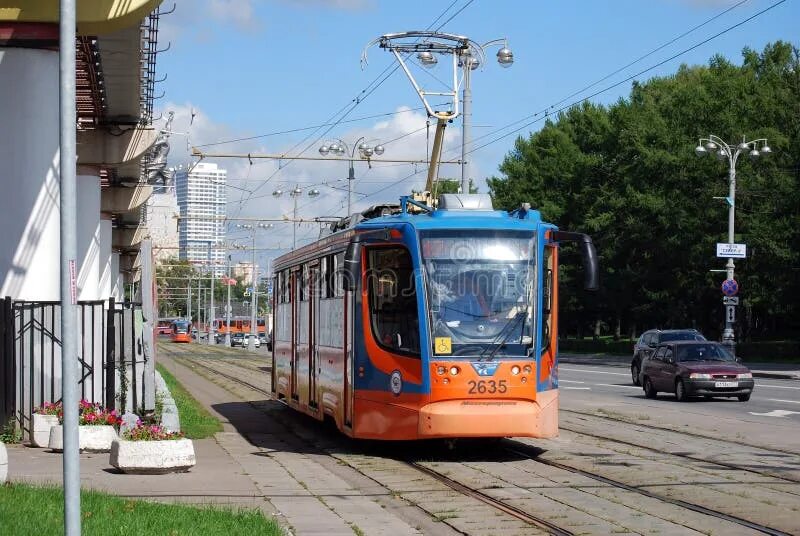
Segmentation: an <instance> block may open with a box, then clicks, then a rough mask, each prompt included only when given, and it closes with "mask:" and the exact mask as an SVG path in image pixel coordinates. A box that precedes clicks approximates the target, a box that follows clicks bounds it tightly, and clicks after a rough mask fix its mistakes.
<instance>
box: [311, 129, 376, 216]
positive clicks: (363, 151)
mask: <svg viewBox="0 0 800 536" xmlns="http://www.w3.org/2000/svg"><path fill="white" fill-rule="evenodd" d="M364 140H365V138H364V136H361V137H360V138H358V139H357V140H356V142H355V143H354V144H352V146H349V145H347V143H345V142H344V141H342V140H340V139H338V138H334V139H333V140H330V141H327V142H325V143H324V144H322V145H321V146H320V148H319V154H321V155H322V156H328V155H329V154H330V155H333V156H345V155H346V154H347V153H350V169H349V172H348V174H347V216H348V217H349V216H350V214H351V213H352V211H353V204H352V195H353V181H354V180H355V178H356V173H355V169H354V168H353V160H354V159H355V157H356V150H358V153H359V155H361V158H362V159H366V160H369V159H370V158H371V157H372V156H373V155H377V156H380V155H382V154H383V151H384V149H383V145H380V144H377V145H374V146H373V145H368V144H367V143H366V142H365V141H364Z"/></svg>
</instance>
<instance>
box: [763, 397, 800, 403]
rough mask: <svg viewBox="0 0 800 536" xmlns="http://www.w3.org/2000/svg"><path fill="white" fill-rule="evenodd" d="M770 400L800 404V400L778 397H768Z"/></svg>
mask: <svg viewBox="0 0 800 536" xmlns="http://www.w3.org/2000/svg"><path fill="white" fill-rule="evenodd" d="M767 400H769V401H770V402H788V403H789V404H800V400H779V399H777V398H768V399H767Z"/></svg>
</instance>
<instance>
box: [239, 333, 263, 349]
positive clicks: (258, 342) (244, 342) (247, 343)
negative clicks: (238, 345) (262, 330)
mask: <svg viewBox="0 0 800 536" xmlns="http://www.w3.org/2000/svg"><path fill="white" fill-rule="evenodd" d="M251 339H252V340H253V343H254V344H255V347H256V348H261V339H259V338H258V336H256V335H245V336H244V337H243V338H242V348H249V347H250V340H251Z"/></svg>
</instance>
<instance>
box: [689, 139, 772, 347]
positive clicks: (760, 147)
mask: <svg viewBox="0 0 800 536" xmlns="http://www.w3.org/2000/svg"><path fill="white" fill-rule="evenodd" d="M694 152H695V154H696V155H697V156H705V155H707V154H716V156H717V158H718V159H719V160H720V161H725V160H727V161H728V197H727V198H726V199H725V200H726V201H727V202H728V244H733V243H734V236H733V235H734V213H735V210H736V162H737V160H739V155H741V154H742V153H743V152H747V153H748V155H749V156H750V158H751V159H753V160H755V159H757V158H759V157H760V156H762V155H765V156H768V155H770V154H771V153H772V149H770V148H769V145H767V140H766V138H759V139H757V140H752V141H746V140H745V138H744V137H743V138H742V141H741V143H739V144H735V145H730V144H728V143H726V142H725V141H724V140H722V139H721V138H720V137H719V136H715V135H713V134H709V136H708V138H700V141H699V143H698V144H697V147H696V148H695V150H694ZM725 269H726V272H727V279H728V280H729V281H733V276H734V264H733V257H728V263H727V264H726V265H725ZM728 307H734V309H732V310H733V311H735V305H733V304H731V305H728ZM735 322H736V315H735V313H734V314H728V312H727V311H726V314H725V329H724V330H723V332H722V343H723V344H725V345H727V346H729V347H730V348H731V350H733V348H734V347H735V346H736V341H735V336H734V331H733V327H734V324H735Z"/></svg>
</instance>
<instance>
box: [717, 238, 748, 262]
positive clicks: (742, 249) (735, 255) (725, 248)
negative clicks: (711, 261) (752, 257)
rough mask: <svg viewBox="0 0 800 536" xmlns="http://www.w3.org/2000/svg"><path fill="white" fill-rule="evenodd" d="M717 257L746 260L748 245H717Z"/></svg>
mask: <svg viewBox="0 0 800 536" xmlns="http://www.w3.org/2000/svg"><path fill="white" fill-rule="evenodd" d="M717 257H722V258H726V259H744V258H745V257H747V244H721V243H719V242H718V243H717Z"/></svg>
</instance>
